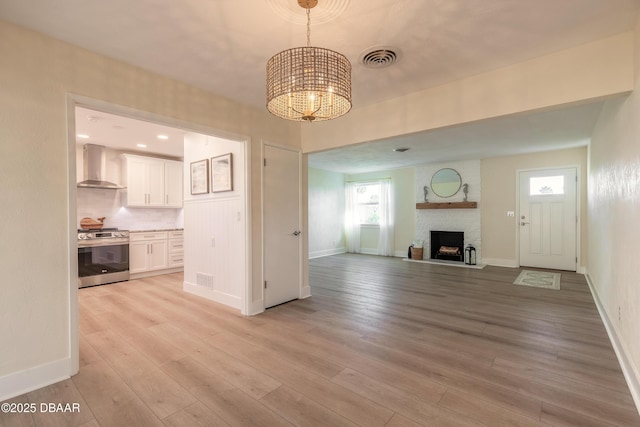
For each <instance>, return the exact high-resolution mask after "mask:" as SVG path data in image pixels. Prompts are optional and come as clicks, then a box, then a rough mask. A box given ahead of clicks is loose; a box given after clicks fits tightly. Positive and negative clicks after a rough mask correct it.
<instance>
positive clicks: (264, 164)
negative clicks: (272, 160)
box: [262, 158, 267, 166]
mask: <svg viewBox="0 0 640 427" xmlns="http://www.w3.org/2000/svg"><path fill="white" fill-rule="evenodd" d="M262 160H263V166H267V159H266V158H264V159H262Z"/></svg>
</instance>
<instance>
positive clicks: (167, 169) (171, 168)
mask: <svg viewBox="0 0 640 427" xmlns="http://www.w3.org/2000/svg"><path fill="white" fill-rule="evenodd" d="M183 175H184V173H183V171H182V162H176V161H172V160H165V162H164V189H165V190H164V191H165V206H166V207H169V208H181V207H182V188H183V187H182V177H183Z"/></svg>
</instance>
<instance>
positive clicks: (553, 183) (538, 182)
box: [529, 175, 564, 196]
mask: <svg viewBox="0 0 640 427" xmlns="http://www.w3.org/2000/svg"><path fill="white" fill-rule="evenodd" d="M548 194H564V176H562V175H559V176H541V177H532V178H531V180H530V181H529V195H531V196H545V195H548Z"/></svg>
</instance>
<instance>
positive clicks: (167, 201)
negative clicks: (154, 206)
mask: <svg viewBox="0 0 640 427" xmlns="http://www.w3.org/2000/svg"><path fill="white" fill-rule="evenodd" d="M164 197H165V200H166V202H165V203H164V204H165V205H168V204H169V195H168V194H167V195H166V196H164Z"/></svg>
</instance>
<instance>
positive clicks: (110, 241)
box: [78, 228, 129, 288]
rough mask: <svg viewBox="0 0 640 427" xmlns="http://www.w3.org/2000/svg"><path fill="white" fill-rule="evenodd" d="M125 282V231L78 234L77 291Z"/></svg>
mask: <svg viewBox="0 0 640 427" xmlns="http://www.w3.org/2000/svg"><path fill="white" fill-rule="evenodd" d="M125 280H129V231H127V230H118V229H117V228H105V229H100V230H78V287H79V288H84V287H86V286H94V285H103V284H106V283H115V282H122V281H125Z"/></svg>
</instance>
